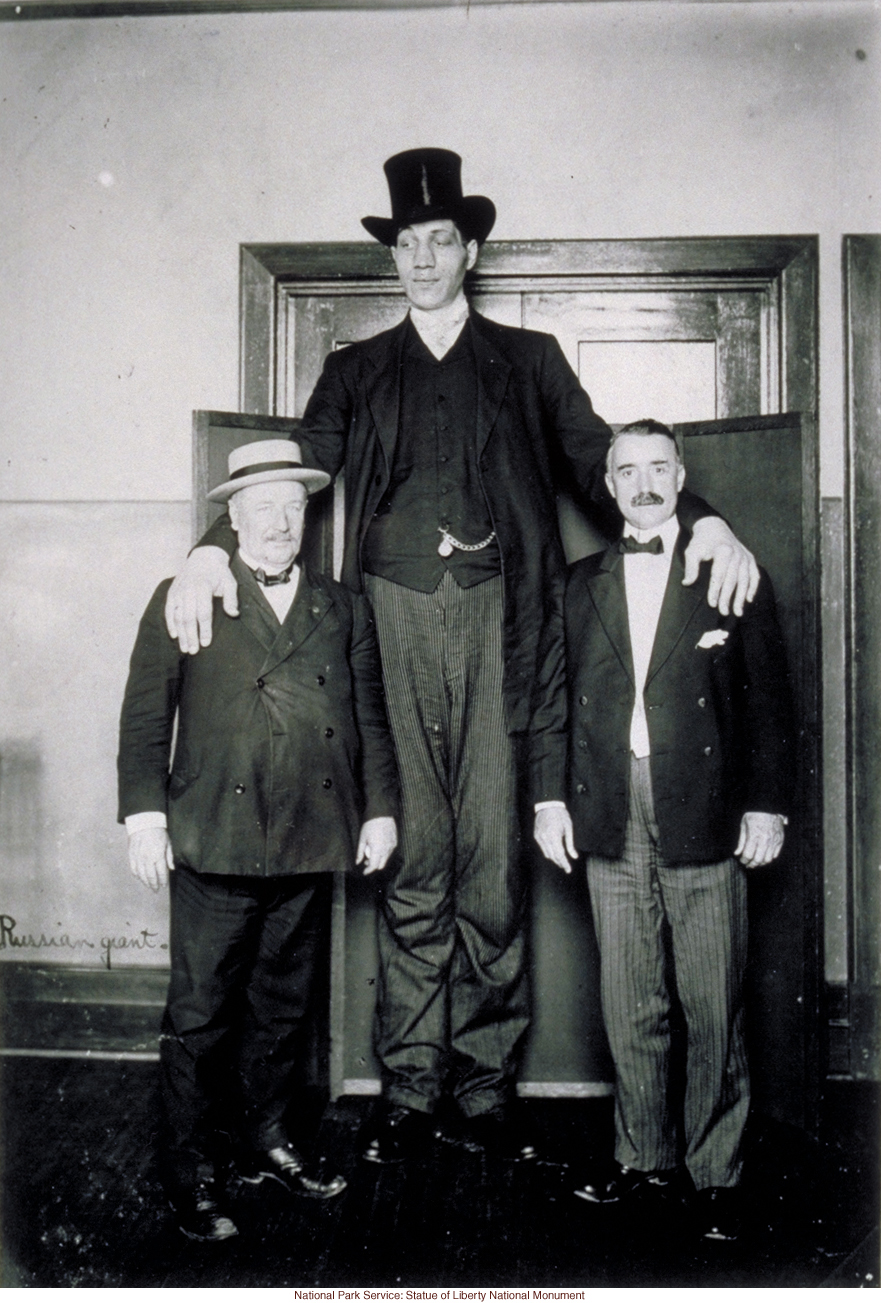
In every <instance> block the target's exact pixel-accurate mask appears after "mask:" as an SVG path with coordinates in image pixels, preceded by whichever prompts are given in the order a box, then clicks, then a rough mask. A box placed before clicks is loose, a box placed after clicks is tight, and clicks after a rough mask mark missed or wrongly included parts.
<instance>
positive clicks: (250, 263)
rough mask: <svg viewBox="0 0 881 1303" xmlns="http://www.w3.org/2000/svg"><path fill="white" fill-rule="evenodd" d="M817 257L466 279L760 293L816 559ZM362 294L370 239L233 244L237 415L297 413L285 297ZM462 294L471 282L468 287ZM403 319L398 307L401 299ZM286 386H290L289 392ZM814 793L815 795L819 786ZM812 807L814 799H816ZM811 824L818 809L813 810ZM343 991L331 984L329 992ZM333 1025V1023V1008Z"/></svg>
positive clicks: (609, 256) (517, 256)
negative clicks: (237, 257) (236, 248)
mask: <svg viewBox="0 0 881 1303" xmlns="http://www.w3.org/2000/svg"><path fill="white" fill-rule="evenodd" d="M818 255H819V241H818V237H817V236H813V235H809V236H738V237H682V238H678V239H655V240H562V241H522V242H521V241H498V242H491V243H489V244H487V245H485V246H484V248H483V249H482V250H481V255H480V262H479V265H478V267H477V268H476V269H475V272H474V273H472V274H471V276H470V278H469V280H470V283H471V285H472V287H473V289H474V290H475V291H476V292H478V293H479V292H481V291H484V290H489V291H491V290H493V289H495V290H497V291H498V290H500V289H504V290H510V291H512V292H518V291H525V292H530V293H534V292H536V291H539V292H540V291H542V290H546V291H552V290H584V289H587V290H593V291H601V290H609V291H613V292H614V291H629V292H649V293H650V292H651V291H653V290H657V291H659V292H669V291H670V290H676V289H684V288H686V289H689V290H701V289H707V290H717V291H718V290H722V291H724V290H726V289H728V290H743V289H753V290H755V291H757V292H759V293H761V294H762V295H763V296H764V303H765V307H764V309H763V313H764V315H763V332H764V337H763V352H764V354H765V365H766V367H767V369H768V372H769V374H770V375H771V377H772V379H771V383H768V384H766V385H764V386H763V388H764V389H765V390H766V391H767V393H768V394H769V395H771V398H770V400H769V401H770V403H771V405H770V407H769V410H768V411H767V412H762V413H758V414H756V415H762V416H764V415H770V414H771V413H772V412H777V413H780V412H798V413H800V414H801V415H802V416H803V418H804V429H805V435H806V439H805V465H804V478H805V484H806V485H810V486H812V487H811V489H810V490H809V492H810V495H811V500H810V501H806V502H805V504H804V509H805V515H806V521H808V522H809V523H808V532H809V534H810V537H809V538H806V540H805V542H806V552H807V553H808V554H809V555H810V556H812V557H813V558H814V559H815V561H818V560H819V553H818V537H817V521H818V520H819V501H818V498H817V492H818V490H817V483H818V437H817V415H818V402H817V399H818V346H819V345H818V340H819V336H818V315H817V314H818V302H817V285H818ZM353 285H354V286H355V292H357V291H358V290H359V289H360V290H362V291H363V292H364V293H372V294H376V293H379V294H385V293H388V294H395V293H399V292H400V291H399V289H398V285H397V276H396V273H395V269H394V265H393V263H392V260H391V257H390V255H389V253H388V250H387V249H385V248H384V247H383V246H382V245H380V244H378V243H367V242H359V243H328V244H248V245H242V246H241V261H240V332H241V333H240V406H241V410H242V411H243V412H249V413H254V414H264V415H278V416H282V415H287V416H293V415H295V413H294V412H292V411H282V410H279V404H280V402H281V404H284V403H285V402H286V401H287V400H286V398H285V396H284V395H285V388H286V386H285V384H284V383H283V380H284V378H282V383H280V378H279V362H280V360H281V359H283V358H284V349H285V343H286V339H287V325H288V323H287V320H286V309H287V302H288V299H289V296H290V294H291V293H292V292H293V293H294V294H300V293H302V294H308V293H315V294H319V295H326V294H328V293H330V294H332V293H333V292H334V286H338V287H339V293H341V294H345V293H351V292H352V287H353ZM466 288H467V286H466ZM401 305H402V306H401V312H402V315H403V312H404V300H403V295H402V296H401ZM287 387H288V388H289V386H287ZM808 624H809V626H810V627H811V628H813V629H814V630H815V633H816V637H817V639H818V642H817V645H818V647H819V645H820V644H819V634H820V628H819V609H817V610H815V611H812V612H810V617H809V620H808ZM811 687H812V692H811V694H810V695H811V697H812V699H813V700H815V702H816V705H817V710H816V711H812V712H811V716H812V718H811V720H810V721H809V722H808V724H807V728H808V732H809V733H810V734H811V736H810V738H809V739H808V749H809V751H810V752H811V754H812V755H813V756H815V757H816V758H817V761H818V771H817V772H818V773H819V757H820V739H819V730H818V724H817V720H818V719H819V693H820V684H819V679H817V680H816V681H815V682H814V683H813V684H812V685H811ZM817 791H818V793H819V791H820V785H819V782H818V784H817ZM818 802H819V796H818ZM816 817H817V826H818V827H819V826H821V819H822V812H821V811H820V809H819V805H818V808H817V811H816ZM821 854H822V851H821V848H820V847H819V846H818V847H817V851H816V857H815V864H816V869H815V876H814V879H813V881H811V882H810V883H809V884H807V890H806V918H805V928H806V932H805V944H806V951H805V961H806V965H807V966H808V967H809V969H810V971H806V973H805V994H806V996H807V999H808V1000H809V1002H810V1005H811V1006H812V1007H811V1009H810V1013H808V1011H807V1010H806V1022H805V1036H806V1044H805V1047H804V1048H805V1070H806V1076H807V1080H806V1081H805V1101H804V1102H805V1114H804V1122H805V1124H806V1126H807V1127H808V1129H809V1130H812V1129H813V1128H814V1124H815V1118H816V1103H817V1095H818V1087H819V1067H820V1044H821V1042H820V1011H819V1008H818V991H819V984H820V974H821V970H820V946H821V938H822V926H821V918H822V914H821V911H822V893H821V884H822V862H821ZM334 911H335V914H337V916H338V918H342V919H344V912H345V902H344V898H343V896H342V893H341V891H338V892H337V893H336V894H335V901H334ZM334 932H335V937H336V940H335V942H334V954H333V962H334V964H338V963H341V962H342V960H343V958H344V956H343V954H342V952H341V951H340V950H339V947H340V946H342V945H343V944H344V941H341V940H340V938H341V937H343V928H341V927H339V926H337V927H335V929H334ZM340 985H341V984H339V983H337V984H336V986H337V988H339V987H340ZM340 998H341V995H340V992H339V989H337V994H336V997H334V996H333V995H332V1008H331V1011H330V1017H331V1024H332V1026H334V1025H336V1023H338V1022H340V1019H341V1010H340V1009H336V1010H335V1009H334V1007H333V1001H334V999H337V1000H339V999H340ZM330 1074H331V1081H332V1083H334V1085H335V1089H334V1093H338V1092H339V1090H341V1088H342V1086H341V1083H342V1080H343V1065H342V1049H341V1046H340V1045H339V1044H335V1040H334V1038H333V1037H332V1038H331V1064H330Z"/></svg>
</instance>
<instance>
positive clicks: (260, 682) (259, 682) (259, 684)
mask: <svg viewBox="0 0 881 1303" xmlns="http://www.w3.org/2000/svg"><path fill="white" fill-rule="evenodd" d="M257 687H258V688H261V689H262V688H265V687H266V684H265V682H264V681H263V679H258V680H257Z"/></svg>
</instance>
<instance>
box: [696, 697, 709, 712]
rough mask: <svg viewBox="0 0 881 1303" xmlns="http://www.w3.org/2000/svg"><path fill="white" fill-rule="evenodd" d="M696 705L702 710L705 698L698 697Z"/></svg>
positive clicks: (705, 701) (705, 702)
mask: <svg viewBox="0 0 881 1303" xmlns="http://www.w3.org/2000/svg"><path fill="white" fill-rule="evenodd" d="M697 704H698V705H699V706H700V708H701V710H703V708H704V706H705V705H706V704H707V699H706V697H698V699H697Z"/></svg>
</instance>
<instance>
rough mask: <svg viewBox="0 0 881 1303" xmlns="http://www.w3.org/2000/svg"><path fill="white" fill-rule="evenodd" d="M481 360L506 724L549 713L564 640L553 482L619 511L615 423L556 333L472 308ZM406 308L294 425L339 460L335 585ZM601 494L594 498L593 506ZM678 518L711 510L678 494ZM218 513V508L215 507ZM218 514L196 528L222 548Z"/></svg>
mask: <svg viewBox="0 0 881 1303" xmlns="http://www.w3.org/2000/svg"><path fill="white" fill-rule="evenodd" d="M470 322H471V330H472V340H473V345H474V353H475V358H476V362H477V377H478V399H477V459H478V469H479V472H480V476H481V486H482V488H483V492H484V494H485V497H486V501H487V505H488V507H489V511H490V515H491V518H492V522H493V526H494V528H495V531H496V534H497V537H498V541H499V547H500V550H501V558H502V578H503V582H504V591H505V639H504V654H505V698H506V702H507V708H508V721H509V729H510V731H511V732H512V733H519V732H533V733H535V734H539V735H540V734H542V733H544V732H545V731H546V730H547V729H548V728H553V727H555V726H556V725H559V724H560V723H561V721H560V720H559V719H558V718H557V717H556V715H555V712H554V707H553V705H552V703H553V702H554V701H555V700H556V695H555V692H554V691H553V685H552V684H551V683H550V682H549V680H548V675H549V674H552V673H553V668H552V667H554V666H555V665H556V662H557V659H558V651H559V649H560V648H561V647H562V638H563V634H562V598H563V586H564V582H565V560H564V557H563V549H562V544H561V542H560V535H559V529H558V524H557V509H556V498H555V484H560V485H561V486H563V487H565V488H567V489H569V490H570V491H571V492H573V493H574V494H575V495H576V496H578V497H580V498H581V500H582V501H583V503H584V504H585V505H589V506H590V509H591V510H592V511H593V513H594V516H595V517H596V516H597V513H599V514H600V523H601V524H603V523H604V524H605V527H606V529H607V531H608V530H609V529H611V530H612V531H614V532H617V531H618V530H619V529H620V516H619V515H618V514H617V507H615V505H614V503H613V501H612V499H611V498H610V496H609V494H608V491H607V490H606V488H605V484H604V483H603V470H604V460H605V454H606V449H607V447H608V442H609V438H610V435H611V431H610V429H609V427H608V426H607V425H606V423H605V422H604V421H603V420H601V419H600V417H598V416H597V415H596V413H595V412H594V410H593V407H592V406H591V402H590V399H589V398H588V396H587V394H586V393H585V392H584V390H583V389H582V387H581V385H580V384H579V382H578V378H577V376H576V375H575V373H574V372H573V370H572V368H571V367H570V366H569V363H568V362H567V361H566V359H565V357H564V356H563V351H562V349H561V348H560V346H559V344H558V343H557V341H556V340H555V339H554V338H553V336H552V335H545V334H540V333H539V332H537V331H534V330H521V329H518V328H515V327H511V326H500V325H497V324H496V323H495V322H492V321H489V320H487V318H486V317H482V316H481V315H480V314H479V313H477V312H473V311H472V313H471V317H470ZM405 338H406V318H405V319H404V321H402V322H401V323H400V324H399V325H397V326H395V327H393V328H392V329H391V330H386V331H383V332H382V333H381V334H379V335H375V336H374V337H373V338H372V339H368V340H365V341H363V342H362V343H357V344H351V345H350V346H349V347H348V348H344V349H340V350H339V352H335V353H330V354H328V356H327V359H326V360H325V363H324V370H323V371H322V374H321V377H320V379H319V381H318V383H317V385H316V386H315V390H314V392H313V394H312V397H311V398H310V400H309V403H308V405H307V407H306V411H305V413H304V415H303V423H302V426H301V428H300V430H299V431H298V434H297V438H298V439H299V441H300V443H301V445H302V448H303V455H304V458H305V460H306V461H307V462H308V463H310V464H314V465H316V466H319V467H321V468H322V469H323V470H326V471H328V472H329V473H330V474H331V475H336V474H337V472H338V471H339V470H340V469H341V468H342V469H344V471H345V489H346V519H345V554H344V558H343V574H342V578H343V581H344V583H346V584H348V585H349V586H350V587H351V588H353V589H354V590H355V591H360V589H361V586H362V573H361V545H362V542H363V540H364V536H365V534H366V532H367V529H368V527H369V524H370V520H371V517H372V516H373V514H374V512H375V511H376V509H377V506H378V505H379V503H380V501H381V499H382V497H383V495H384V494H385V492H386V490H387V488H388V487H389V481H390V476H391V471H392V467H393V464H394V455H395V446H396V443H397V439H398V418H399V407H400V394H401V386H400V372H401V365H402V356H403V346H404V341H405ZM601 504H602V505H601ZM680 507H681V510H680V518H681V519H683V520H684V521H685V523H686V524H688V525H692V524H693V523H694V522H695V520H697V519H699V518H700V517H701V516H703V515H707V514H710V509H709V508H708V507H707V506H706V504H705V503H703V502H702V501H701V499H700V498H697V497H695V496H694V495H689V494H687V493H685V492H683V494H682V497H681V499H680ZM221 519H224V518H221ZM232 537H233V536H232V535H231V531H228V527H226V529H225V528H224V525H223V524H221V522H220V521H218V522H217V523H216V524H215V525H214V526H213V527H212V529H211V530H210V531H209V533H208V535H206V537H205V538H204V539H203V540H202V541H203V542H205V543H214V544H216V545H218V546H221V547H226V548H227V550H228V551H232ZM532 755H533V758H534V762H535V764H536V765H537V769H534V771H533V786H534V792H533V795H534V797H535V799H536V800H540V799H543V797H544V796H545V795H547V793H546V791H545V786H546V784H545V781H544V773H543V763H544V761H543V752H542V748H541V747H540V746H536V747H533V749H532Z"/></svg>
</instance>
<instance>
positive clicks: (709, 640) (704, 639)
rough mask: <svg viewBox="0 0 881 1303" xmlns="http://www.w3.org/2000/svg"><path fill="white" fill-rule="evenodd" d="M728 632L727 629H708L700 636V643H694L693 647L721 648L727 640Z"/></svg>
mask: <svg viewBox="0 0 881 1303" xmlns="http://www.w3.org/2000/svg"><path fill="white" fill-rule="evenodd" d="M728 632H729V631H728V630H727V629H708V630H707V632H706V633H705V634H702V635H701V640H700V642H698V643H695V647H703V648H707V647H721V646H722V644H723V642H725V641H726V640H727V638H728Z"/></svg>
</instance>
